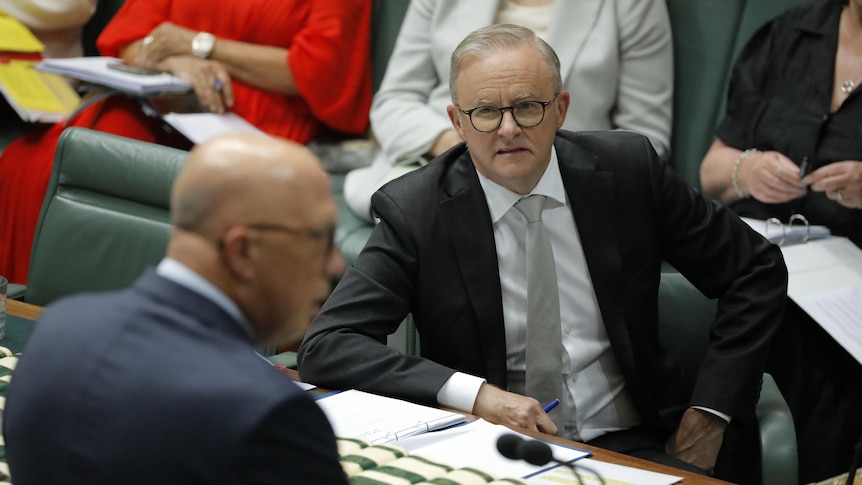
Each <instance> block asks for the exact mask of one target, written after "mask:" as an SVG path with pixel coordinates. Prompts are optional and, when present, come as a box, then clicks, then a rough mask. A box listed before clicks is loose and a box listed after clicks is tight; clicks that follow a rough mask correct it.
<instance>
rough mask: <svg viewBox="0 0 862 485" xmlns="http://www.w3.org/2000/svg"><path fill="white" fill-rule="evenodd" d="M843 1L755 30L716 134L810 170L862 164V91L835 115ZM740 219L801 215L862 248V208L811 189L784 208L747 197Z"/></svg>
mask: <svg viewBox="0 0 862 485" xmlns="http://www.w3.org/2000/svg"><path fill="white" fill-rule="evenodd" d="M844 3H845V2H843V1H841V0H826V1H818V2H813V3H806V4H805V5H802V6H799V7H796V8H793V9H790V10H788V11H787V12H785V13H783V14H781V15H780V16H778V17H777V18H776V19H774V20H773V21H771V22H769V23H767V24H766V25H764V26H763V27H761V28H760V30H758V31H757V32H756V33H755V34H754V36H752V38H751V39H750V40H749V41H748V44H747V45H746V47H745V49H744V50H743V51H742V53H741V54H740V57H739V59H738V60H737V62H736V65H735V67H734V70H733V76H732V78H731V81H730V89H729V93H728V106H727V113H726V115H725V118H724V120H722V122H721V123H720V124H719V127H718V130H717V135H718V138H720V139H721V140H722V141H724V142H725V143H727V144H728V145H731V146H733V147H736V148H738V149H740V150H745V149H748V148H757V149H760V150H775V151H778V152H780V153H783V154H784V155H786V156H787V157H788V158H790V159H791V160H793V161H794V162H796V164H797V165H799V164H801V163H802V160H803V159H804V158H808V162H809V163H810V164H811V168H812V169H815V168H818V167H821V166H823V165H826V164H829V163H832V162H836V161H842V160H862V89H856V90H854V91H853V92H852V93H850V95H849V97H848V98H847V99H846V100H845V102H844V104H842V105H841V107H840V108H839V109H838V110H837V111H835V112H830V109H831V104H832V87H833V85H834V82H833V80H834V75H835V73H834V71H835V70H834V66H835V53H836V51H837V48H838V25H839V20H840V18H841V10H842V8H843V6H844ZM733 209H734V210H735V211H736V212H737V213H739V214H740V215H745V216H750V217H757V218H761V219H766V218H769V217H778V218H779V219H781V220H782V221H787V220H788V218H789V217H790V215H791V214H793V213H801V214H803V215H804V216H805V217H806V218H807V219H808V220H809V222H811V223H812V224H822V225H826V226H829V228H830V229H831V230H832V233H833V234H836V235H841V236H847V237H849V238H850V239H851V240H852V241H853V242H855V243H856V244H857V245H858V246H862V210H859V209H848V208H845V207H843V206H841V205H839V204H838V203H837V202H835V201H833V200H830V199H828V198H827V197H826V195H825V193H824V192H813V191H810V190H809V192H808V195H806V196H805V197H803V198H800V199H797V200H794V201H791V202H788V203H784V204H765V203H763V202H759V201H757V200H754V199H745V200H742V201H740V202H738V203H736V204H734V206H733Z"/></svg>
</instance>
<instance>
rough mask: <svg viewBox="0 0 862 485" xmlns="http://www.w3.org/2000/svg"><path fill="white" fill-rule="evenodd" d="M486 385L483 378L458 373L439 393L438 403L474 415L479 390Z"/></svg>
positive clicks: (453, 375)
mask: <svg viewBox="0 0 862 485" xmlns="http://www.w3.org/2000/svg"><path fill="white" fill-rule="evenodd" d="M484 383H485V379H482V378H481V377H476V376H471V375H470V374H464V373H463V372H456V373H454V374H452V376H451V377H450V378H449V380H447V381H446V382H445V383H444V384H443V387H441V388H440V390H439V391H437V403H438V404H440V405H441V406H443V407H446V408H451V409H455V410H458V411H461V412H463V413H472V412H473V405H474V404H475V403H476V396H478V395H479V388H480V387H482V384H484Z"/></svg>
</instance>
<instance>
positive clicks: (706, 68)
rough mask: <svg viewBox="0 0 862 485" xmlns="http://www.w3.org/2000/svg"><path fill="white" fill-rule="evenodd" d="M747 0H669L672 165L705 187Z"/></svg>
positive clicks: (690, 181) (684, 178) (685, 177)
mask: <svg viewBox="0 0 862 485" xmlns="http://www.w3.org/2000/svg"><path fill="white" fill-rule="evenodd" d="M744 3H745V0H667V7H668V14H669V15H670V22H671V26H672V29H673V54H674V96H673V130H672V136H671V158H670V164H671V166H672V167H673V168H674V170H675V171H676V173H677V174H678V175H679V176H680V177H682V179H683V180H685V181H686V182H688V183H689V184H691V185H693V186H695V187H699V186H700V177H699V171H700V161H701V160H702V159H703V155H704V154H705V153H706V150H707V149H708V148H709V145H710V144H711V143H712V139H713V131H714V129H715V124H716V121H717V119H718V117H719V112H718V111H719V107H720V105H721V100H722V99H723V97H724V91H725V80H726V79H727V75H728V72H729V69H730V63H731V60H732V58H733V48H734V44H735V42H736V32H737V30H738V28H739V23H740V16H741V14H742V11H743V8H744Z"/></svg>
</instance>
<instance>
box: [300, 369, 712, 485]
mask: <svg viewBox="0 0 862 485" xmlns="http://www.w3.org/2000/svg"><path fill="white" fill-rule="evenodd" d="M286 372H287V374H288V375H289V376H291V377H292V378H293V379H294V380H299V373H298V372H297V371H295V370H293V369H287V371H286ZM316 391H317V392H321V393H324V392H327V391H326V390H324V389H317V390H316ZM508 427H509V428H511V429H513V430H515V431H517V432H519V433H523V434H526V435H530V436H533V437H535V438H540V439H543V440H546V441H553V442H555V443H560V444H562V445H565V446H570V447H574V448H578V449H581V450H587V451H589V452H590V453H592V454H593V456H591V457H590V458H593V459H595V460H599V461H604V462H608V463H613V464H616V465H623V466H628V467H632V468H639V469H641V470H649V471H653V472H657V473H664V474H667V475H674V476H678V477H682V478H683V480H682V482H680V483H682V484H684V485H721V484H728V483H729V482H725V481H723V480H718V479H715V478H711V477H705V476H702V475H696V474H694V473H691V472H687V471H685V470H679V469H677V468H673V467H669V466H665V465H660V464H658V463H653V462H651V461H646V460H642V459H640V458H635V457H633V456H628V455H623V454H621V453H616V452H613V451H608V450H604V449H602V448H596V447H595V446H590V445H587V444H583V443H577V442H574V441H570V440H566V439H563V438H558V437H556V436H550V435H546V434H542V433H538V432H535V431H530V430H527V429H523V428H516V427H513V426H508Z"/></svg>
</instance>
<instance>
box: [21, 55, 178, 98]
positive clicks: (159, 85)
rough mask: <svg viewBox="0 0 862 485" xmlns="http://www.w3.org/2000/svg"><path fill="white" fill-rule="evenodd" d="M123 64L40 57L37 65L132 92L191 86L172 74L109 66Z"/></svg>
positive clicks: (170, 90) (119, 61)
mask: <svg viewBox="0 0 862 485" xmlns="http://www.w3.org/2000/svg"><path fill="white" fill-rule="evenodd" d="M122 63H123V60H122V59H118V58H115V57H70V58H62V59H43V60H42V62H40V63H39V64H38V66H37V67H36V68H37V69H39V70H42V71H46V72H53V73H55V74H60V75H61V76H66V77H71V78H74V79H80V80H82V81H86V82H89V83H93V84H99V85H101V86H106V87H109V88H112V89H116V90H118V91H122V92H124V93H128V94H134V95H150V94H164V93H185V92H188V91H191V89H192V85H191V84H190V83H189V82H188V81H186V80H183V79H180V78H178V77H176V76H174V75H172V74H168V73H159V74H133V73H129V72H124V71H120V70H117V69H114V68H111V67H108V66H109V65H110V64H122Z"/></svg>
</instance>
